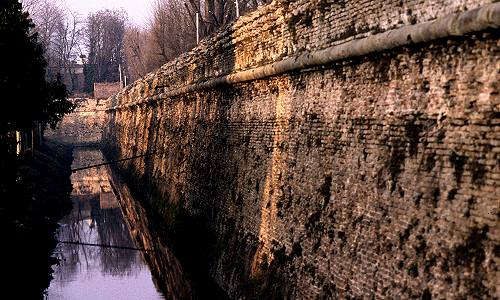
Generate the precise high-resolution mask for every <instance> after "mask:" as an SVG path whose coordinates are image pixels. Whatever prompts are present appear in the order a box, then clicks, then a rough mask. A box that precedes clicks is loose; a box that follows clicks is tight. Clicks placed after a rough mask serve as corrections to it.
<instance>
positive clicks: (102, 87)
mask: <svg viewBox="0 0 500 300" xmlns="http://www.w3.org/2000/svg"><path fill="white" fill-rule="evenodd" d="M121 89H122V84H121V83H120V82H96V83H94V98H96V99H107V98H109V97H112V96H114V95H116V94H117V93H118V92H119V91H120V90H121Z"/></svg>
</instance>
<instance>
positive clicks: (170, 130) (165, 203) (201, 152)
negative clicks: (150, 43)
mask: <svg viewBox="0 0 500 300" xmlns="http://www.w3.org/2000/svg"><path fill="white" fill-rule="evenodd" d="M226 32H227V34H228V36H231V35H232V31H231V29H230V28H227V29H226ZM201 47H213V46H212V45H201ZM216 47H219V48H218V49H211V51H215V52H216V55H211V56H210V57H208V56H207V57H205V60H204V61H203V63H200V64H192V65H190V67H189V69H183V70H182V71H181V72H183V73H182V74H181V76H186V80H187V81H189V80H190V79H192V78H207V77H209V76H211V75H213V74H214V72H227V73H230V72H231V70H233V69H234V57H233V55H232V54H233V51H228V47H229V46H228V45H227V44H224V45H222V44H218V45H217V46H216ZM229 48H230V47H229ZM213 59H217V60H221V61H223V65H224V68H225V70H213V68H212V66H216V65H219V66H220V65H221V62H220V61H217V62H215V61H212V60H213ZM160 72H161V71H160ZM145 85H147V86H148V87H147V88H151V86H153V83H152V82H147V83H145ZM147 88H146V89H147ZM235 93H237V91H236V90H235V89H234V88H233V87H231V86H224V87H222V88H221V90H220V91H219V90H212V91H208V92H203V93H189V94H183V95H180V96H175V97H171V98H166V99H165V98H164V99H160V100H159V101H153V102H150V103H148V104H139V105H136V106H132V107H129V108H126V109H120V110H112V111H111V112H110V113H109V115H108V116H109V123H108V124H114V126H110V127H107V128H106V129H105V132H104V136H105V137H109V138H105V148H106V151H105V153H106V154H107V156H108V159H110V160H111V159H115V158H118V157H120V158H121V157H130V156H134V155H139V154H143V153H152V152H154V153H155V155H154V156H151V157H145V158H142V159H137V160H133V161H128V162H124V163H121V164H120V165H119V169H120V173H121V174H123V175H124V176H123V177H124V180H125V182H127V184H128V185H129V186H130V188H131V192H132V194H133V195H134V198H135V199H138V200H139V201H140V203H141V206H142V207H144V211H145V212H146V213H147V214H148V216H147V217H148V220H149V221H148V222H149V224H148V228H149V231H150V232H151V235H152V236H153V237H156V239H157V240H156V241H155V242H154V243H156V245H155V248H157V249H162V248H163V247H165V245H166V246H167V247H168V248H169V249H167V250H166V251H167V252H170V251H172V252H173V253H174V254H175V256H176V257H177V258H178V259H179V261H180V262H181V268H182V269H181V270H177V269H175V268H172V266H171V264H169V263H168V261H167V262H166V263H165V261H166V260H168V259H165V257H169V254H165V255H161V254H160V255H154V256H153V255H151V256H150V257H149V258H148V259H147V261H148V263H149V264H150V266H151V267H152V268H153V269H155V270H154V271H153V274H154V275H155V277H157V278H156V281H157V282H159V286H160V287H162V288H163V289H164V292H165V294H166V295H179V294H180V295H183V293H184V291H182V290H183V289H185V287H179V286H176V284H170V286H168V285H167V286H165V285H164V284H162V282H163V283H165V282H167V280H165V277H173V278H176V277H187V278H188V280H189V282H188V283H185V284H186V285H188V286H190V288H188V289H189V290H190V292H191V293H192V294H191V295H190V296H189V297H191V298H195V299H226V298H227V295H225V293H224V292H222V290H221V289H220V287H218V286H217V284H216V283H215V282H214V280H213V274H210V270H211V267H213V263H214V257H215V252H216V251H218V250H220V249H217V245H218V243H217V241H216V239H215V236H216V235H215V231H216V230H218V229H217V228H214V227H213V226H212V225H213V224H215V222H214V220H217V219H218V218H221V216H219V208H220V209H222V208H223V207H224V203H222V202H221V201H220V200H221V199H220V195H221V190H224V189H225V188H226V187H227V186H228V183H227V182H226V180H225V177H224V174H222V173H223V172H225V170H227V169H228V166H226V165H227V164H228V163H231V162H228V161H227V160H226V157H227V155H228V153H230V151H231V149H230V148H229V147H228V144H227V143H226V139H227V132H226V129H227V115H228V108H229V107H230V101H231V99H234V98H235V97H237V95H236V94H235ZM136 100H137V99H136ZM118 102H119V100H118V98H117V97H114V98H112V104H111V106H114V105H117V104H119V103H118ZM115 140H116V141H120V142H121V143H122V144H121V145H117V144H113V141H115ZM218 197H219V198H218ZM129 222H130V220H129ZM211 224H212V225H211ZM131 227H132V228H133V227H134V224H131ZM179 272H181V273H182V274H183V275H182V276H177V275H176V274H179ZM167 274H170V275H167ZM184 275H185V276H184ZM176 289H180V290H177V291H176ZM185 296H186V295H184V297H185Z"/></svg>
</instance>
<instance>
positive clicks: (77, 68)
mask: <svg viewBox="0 0 500 300" xmlns="http://www.w3.org/2000/svg"><path fill="white" fill-rule="evenodd" d="M57 74H60V75H61V79H62V81H63V83H64V84H65V85H66V88H67V89H68V91H69V92H70V93H71V94H75V93H81V92H83V90H84V88H85V75H84V74H83V65H82V64H78V63H72V64H71V65H70V66H69V67H68V68H59V67H57V68H55V67H48V68H47V76H48V77H49V78H51V79H52V80H53V79H55V78H56V76H57Z"/></svg>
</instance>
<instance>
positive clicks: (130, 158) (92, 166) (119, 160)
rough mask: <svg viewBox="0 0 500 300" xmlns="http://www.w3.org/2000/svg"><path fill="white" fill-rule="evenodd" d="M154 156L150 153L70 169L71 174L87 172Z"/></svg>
mask: <svg viewBox="0 0 500 300" xmlns="http://www.w3.org/2000/svg"><path fill="white" fill-rule="evenodd" d="M154 154H155V152H151V153H146V154H141V155H136V156H132V157H127V158H122V159H117V160H112V161H108V162H103V163H99V164H95V165H89V166H85V167H79V168H75V169H71V172H73V173H75V172H77V171H82V170H87V169H92V168H97V167H102V166H106V165H111V164H115V163H118V162H122V161H127V160H132V159H137V158H141V157H146V156H151V155H154Z"/></svg>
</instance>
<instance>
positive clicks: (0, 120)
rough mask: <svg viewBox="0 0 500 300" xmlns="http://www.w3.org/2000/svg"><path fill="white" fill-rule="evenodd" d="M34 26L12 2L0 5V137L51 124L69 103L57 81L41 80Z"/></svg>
mask: <svg viewBox="0 0 500 300" xmlns="http://www.w3.org/2000/svg"><path fill="white" fill-rule="evenodd" d="M34 26H35V25H34V24H33V22H32V21H31V19H30V18H29V15H28V14H27V13H23V12H22V7H21V4H20V3H18V2H17V1H15V0H2V2H0V66H1V68H0V97H1V100H2V101H1V105H2V109H1V110H0V131H1V132H0V134H7V133H8V132H10V131H13V130H29V129H31V128H33V125H34V122H35V121H39V122H41V123H42V124H51V125H54V124H55V123H56V122H57V121H58V120H60V119H61V117H62V116H63V115H64V114H66V113H69V112H70V111H71V110H72V109H73V108H74V106H73V104H72V103H71V102H69V101H67V100H66V97H67V95H68V94H67V91H66V87H65V86H64V84H62V83H61V81H60V80H56V81H55V82H51V83H48V82H46V80H45V68H46V65H47V64H46V62H45V59H44V57H43V49H42V47H41V46H40V44H39V43H38V41H37V36H38V35H37V34H36V33H35V32H34V30H33V29H34Z"/></svg>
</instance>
